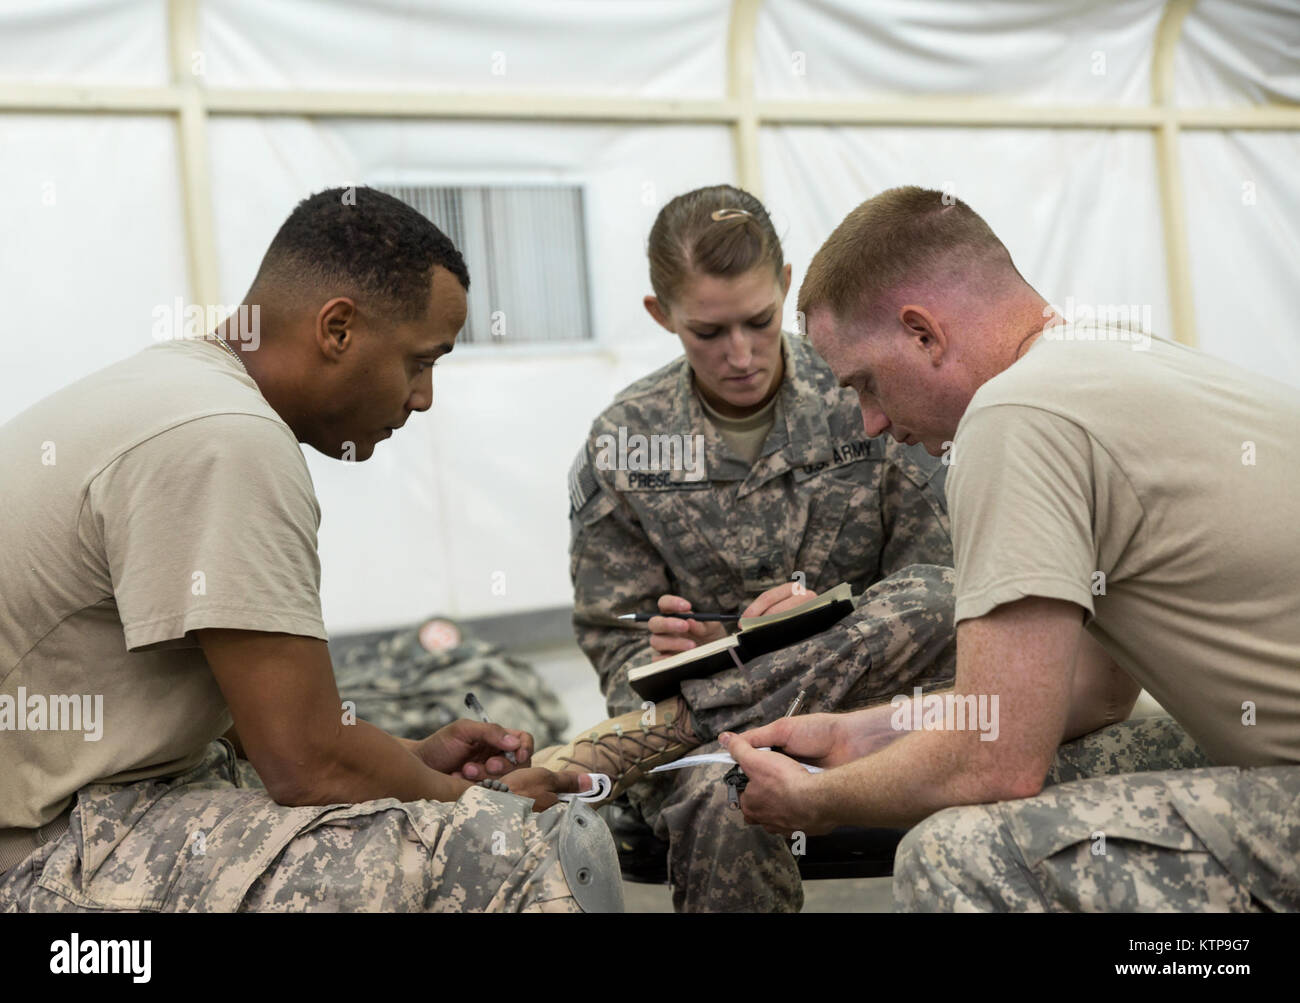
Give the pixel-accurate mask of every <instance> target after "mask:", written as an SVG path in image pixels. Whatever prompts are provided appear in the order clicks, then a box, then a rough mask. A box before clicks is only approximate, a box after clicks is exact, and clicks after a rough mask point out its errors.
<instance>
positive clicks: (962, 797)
mask: <svg viewBox="0 0 1300 1003" xmlns="http://www.w3.org/2000/svg"><path fill="white" fill-rule="evenodd" d="M898 735H899V736H900V737H898V738H897V739H896V740H893V741H890V742H889V743H888V744H887V745H885V746H884V747H883V748H881V749H880V750H879V751H877V752H875V753H873V754H872V755H869V756H867V757H866V758H864V759H859V760H856V761H855V762H852V763H848V764H846V765H844V766H840V767H837V768H835V769H833V770H828V771H827V772H826V773H823V774H820V775H818V776H817V777H815V778H814V779H815V780H816V781H817V783H814V784H812V785H810V805H809V811H808V815H809V817H810V818H813V819H815V820H817V822H818V823H819V825H821V826H822V827H825V828H834V827H838V826H844V825H853V826H862V827H867V828H875V827H889V828H907V827H910V826H912V825H915V824H916V823H917V822H920V821H921V820H922V819H924V818H927V817H928V816H930V815H932V814H934V813H935V812H936V811H939V810H940V809H942V808H946V807H949V806H951V805H961V804H982V803H986V802H991V801H1001V800H1007V799H1011V798H1018V797H1027V796H1029V795H1030V794H1033V793H1037V791H1036V790H1035V791H1030V790H1028V789H1026V788H1018V789H1017V788H1013V787H1009V786H1008V785H1007V784H1006V783H1005V782H1004V781H1003V780H1002V779H1001V778H1000V776H999V774H998V772H997V771H996V770H994V769H991V768H989V766H990V764H989V763H988V761H987V759H986V758H985V757H984V756H982V755H979V754H978V752H979V750H975V749H972V742H976V743H977V742H978V741H979V736H978V734H976V733H975V732H970V731H912V732H899V733H898Z"/></svg>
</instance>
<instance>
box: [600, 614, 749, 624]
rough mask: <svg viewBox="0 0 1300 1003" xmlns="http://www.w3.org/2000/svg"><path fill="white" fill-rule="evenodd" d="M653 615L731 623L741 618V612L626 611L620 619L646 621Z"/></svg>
mask: <svg viewBox="0 0 1300 1003" xmlns="http://www.w3.org/2000/svg"><path fill="white" fill-rule="evenodd" d="M652 616H675V617H677V619H678V620H699V621H700V622H705V621H707V622H710V623H729V622H730V621H732V620H739V619H740V614H739V613H624V614H623V615H622V616H620V617H619V619H620V620H631V621H633V622H635V623H645V622H646V621H647V620H649V619H650V618H651V617H652Z"/></svg>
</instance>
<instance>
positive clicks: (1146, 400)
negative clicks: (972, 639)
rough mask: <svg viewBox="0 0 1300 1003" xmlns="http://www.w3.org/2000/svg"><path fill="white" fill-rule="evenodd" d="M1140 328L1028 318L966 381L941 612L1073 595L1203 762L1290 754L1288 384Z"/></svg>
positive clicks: (1295, 537)
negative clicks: (1123, 336)
mask: <svg viewBox="0 0 1300 1003" xmlns="http://www.w3.org/2000/svg"><path fill="white" fill-rule="evenodd" d="M1139 344H1140V342H1135V341H1133V340H1097V341H1082V340H1079V341H1067V340H1050V341H1049V340H1048V339H1047V338H1046V337H1040V338H1039V339H1038V340H1037V341H1036V342H1035V343H1034V344H1033V345H1032V346H1031V347H1030V349H1029V350H1028V351H1027V352H1026V353H1025V355H1024V356H1022V357H1021V358H1020V359H1019V360H1018V361H1017V362H1015V363H1014V364H1013V365H1012V366H1011V367H1010V368H1009V369H1007V370H1006V371H1005V372H1003V373H1001V374H999V375H998V376H996V377H995V378H993V379H992V380H990V381H989V382H988V383H986V384H985V385H984V386H983V387H981V388H980V390H979V391H978V392H977V393H976V394H975V396H974V398H973V399H972V401H971V404H970V407H969V408H968V409H967V411H966V414H965V416H964V417H963V418H962V421H961V424H960V425H959V426H958V429H957V435H956V439H955V441H954V445H953V447H952V454H951V455H952V467H951V470H950V471H949V473H948V485H947V491H948V502H949V509H950V514H951V518H952V536H953V549H954V553H955V558H956V566H957V609H956V619H957V620H958V621H961V620H966V619H970V618H972V617H979V616H983V615H984V614H985V613H988V612H989V611H991V610H992V609H994V608H995V607H997V606H999V605H1001V604H1003V603H1009V602H1013V601H1015V600H1017V599H1021V598H1024V597H1025V596H1047V597H1051V598H1056V599H1065V600H1068V601H1070V602H1073V603H1077V604H1078V605H1079V606H1081V607H1083V608H1084V609H1085V610H1087V611H1088V613H1089V614H1091V616H1090V617H1089V618H1088V629H1089V630H1090V631H1091V632H1092V633H1093V635H1094V636H1095V637H1096V638H1097V640H1098V641H1099V642H1100V643H1101V644H1102V645H1103V646H1104V647H1105V648H1106V649H1107V650H1108V651H1109V652H1110V654H1111V656H1112V657H1114V658H1115V660H1116V661H1117V662H1118V663H1119V665H1120V666H1122V667H1123V668H1124V669H1125V670H1126V671H1127V672H1128V673H1129V674H1130V675H1131V676H1132V677H1133V679H1135V680H1136V681H1137V682H1139V683H1140V684H1141V685H1142V686H1144V687H1145V688H1146V689H1147V690H1148V691H1149V692H1150V693H1151V695H1152V696H1154V697H1155V698H1156V699H1157V700H1158V701H1159V702H1160V703H1161V704H1162V705H1163V706H1164V707H1165V709H1166V710H1168V711H1169V712H1170V714H1172V715H1173V716H1174V717H1175V718H1176V719H1177V720H1178V721H1179V722H1180V723H1181V724H1182V725H1183V727H1185V728H1186V729H1187V731H1188V733H1189V734H1190V735H1191V736H1192V737H1193V738H1194V739H1195V740H1196V741H1197V742H1198V743H1199V744H1200V745H1201V747H1202V748H1203V749H1204V750H1205V751H1206V752H1207V753H1208V754H1209V755H1210V757H1211V758H1212V759H1213V760H1214V761H1215V762H1217V763H1219V764H1221V765H1236V766H1254V765H1264V764H1280V763H1300V492H1297V482H1298V480H1300V394H1298V393H1297V392H1296V391H1294V390H1292V389H1290V388H1289V387H1286V386H1283V385H1282V384H1280V383H1276V382H1272V381H1270V380H1267V379H1263V378H1261V377H1258V376H1254V375H1252V374H1249V373H1246V372H1245V371H1243V370H1241V369H1238V368H1236V367H1234V366H1232V365H1229V364H1228V363H1226V362H1222V361H1220V360H1218V359H1215V358H1212V357H1211V356H1208V355H1203V354H1201V353H1199V352H1195V351H1193V350H1191V349H1188V348H1185V347H1183V346H1181V345H1177V344H1174V343H1172V342H1168V341H1163V340H1160V339H1152V340H1151V341H1150V347H1149V349H1148V350H1145V351H1143V350H1137V349H1136V347H1135V346H1136V345H1139ZM1103 590H1104V591H1103ZM1243 705H1244V706H1243ZM1252 719H1253V721H1254V723H1253V724H1251V723H1245V722H1248V721H1250V720H1252Z"/></svg>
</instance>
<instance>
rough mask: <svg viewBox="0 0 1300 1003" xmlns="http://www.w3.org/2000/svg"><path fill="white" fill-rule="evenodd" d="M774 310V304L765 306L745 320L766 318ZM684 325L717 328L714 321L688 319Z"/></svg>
mask: <svg viewBox="0 0 1300 1003" xmlns="http://www.w3.org/2000/svg"><path fill="white" fill-rule="evenodd" d="M775 309H776V304H775V303H770V304H768V305H767V306H765V307H764V308H763V309H762V310H760V311H758V313H755V314H751V315H750V316H749V317H748V318H747V319H748V320H749V321H754V320H757V319H758V318H759V317H766V316H767V315H768V314H769V313H771V312H772V311H773V310H775ZM686 323H688V324H694V325H695V326H696V327H718V326H719V324H718V322H717V321H716V320H694V319H692V318H690V317H687V318H686Z"/></svg>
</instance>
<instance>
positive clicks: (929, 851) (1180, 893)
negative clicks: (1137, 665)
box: [894, 717, 1300, 912]
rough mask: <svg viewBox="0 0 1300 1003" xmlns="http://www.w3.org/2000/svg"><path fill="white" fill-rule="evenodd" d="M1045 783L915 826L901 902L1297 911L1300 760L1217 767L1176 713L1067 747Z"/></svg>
mask: <svg viewBox="0 0 1300 1003" xmlns="http://www.w3.org/2000/svg"><path fill="white" fill-rule="evenodd" d="M1116 774H1137V775H1136V776H1117V775H1116ZM1058 785H1060V786H1058ZM1045 786H1046V788H1047V789H1046V790H1045V791H1044V792H1043V793H1042V794H1039V795H1038V796H1036V797H1032V798H1026V799H1023V800H1020V801H1011V802H1003V803H1001V804H996V805H974V806H969V807H961V808H947V809H945V810H943V811H941V812H939V813H937V814H935V815H933V816H931V817H930V818H929V819H927V820H926V821H925V822H924V823H923V824H922V825H920V826H917V827H916V828H915V829H913V830H912V831H911V832H910V833H908V835H907V836H906V837H905V838H904V840H903V842H902V843H901V844H900V846H899V849H898V860H897V865H896V867H895V870H894V899H895V904H896V906H897V908H898V909H900V910H903V911H927V912H932V911H942V912H972V911H974V912H987V911H1006V912H1103V911H1104V912H1150V911H1170V910H1173V911H1183V910H1185V909H1189V908H1196V909H1204V910H1207V911H1214V912H1266V911H1270V910H1272V911H1278V912H1292V911H1295V910H1297V909H1300V863H1298V861H1300V824H1297V819H1296V808H1295V806H1296V804H1297V803H1298V802H1297V798H1300V770H1297V769H1296V768H1295V767H1293V766H1273V767H1262V768H1259V769H1252V770H1242V769H1239V768H1237V767H1232V766H1227V767H1215V766H1214V765H1213V763H1212V762H1211V761H1210V759H1209V757H1208V756H1206V755H1205V753H1204V752H1203V751H1202V750H1201V749H1200V748H1199V747H1197V746H1196V744H1195V743H1194V742H1192V740H1191V739H1190V738H1189V737H1188V735H1187V733H1186V732H1185V731H1184V730H1183V729H1182V727H1181V726H1179V725H1178V724H1177V723H1176V722H1174V721H1173V720H1172V719H1171V718H1168V717H1157V718H1142V719H1137V720H1132V721H1125V722H1122V723H1120V724H1116V725H1112V726H1110V727H1109V728H1104V729H1102V730H1101V731H1098V732H1094V733H1093V734H1091V735H1085V736H1084V737H1082V738H1079V739H1076V740H1075V741H1073V742H1069V743H1067V744H1066V745H1063V746H1061V748H1060V749H1059V750H1058V752H1057V756H1056V761H1055V762H1054V763H1053V764H1052V768H1051V769H1050V770H1049V771H1048V774H1047V779H1046V781H1045ZM1229 818H1231V819H1232V823H1231V825H1230V827H1225V824H1224V823H1225V821H1226V820H1228V819H1229ZM1234 829H1235V830H1237V831H1236V832H1235V833H1234V832H1233V830H1234ZM1243 837H1244V838H1243Z"/></svg>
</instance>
